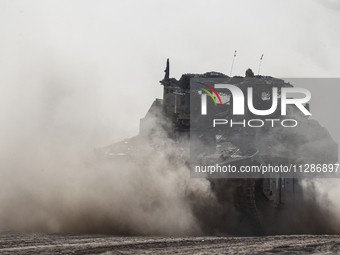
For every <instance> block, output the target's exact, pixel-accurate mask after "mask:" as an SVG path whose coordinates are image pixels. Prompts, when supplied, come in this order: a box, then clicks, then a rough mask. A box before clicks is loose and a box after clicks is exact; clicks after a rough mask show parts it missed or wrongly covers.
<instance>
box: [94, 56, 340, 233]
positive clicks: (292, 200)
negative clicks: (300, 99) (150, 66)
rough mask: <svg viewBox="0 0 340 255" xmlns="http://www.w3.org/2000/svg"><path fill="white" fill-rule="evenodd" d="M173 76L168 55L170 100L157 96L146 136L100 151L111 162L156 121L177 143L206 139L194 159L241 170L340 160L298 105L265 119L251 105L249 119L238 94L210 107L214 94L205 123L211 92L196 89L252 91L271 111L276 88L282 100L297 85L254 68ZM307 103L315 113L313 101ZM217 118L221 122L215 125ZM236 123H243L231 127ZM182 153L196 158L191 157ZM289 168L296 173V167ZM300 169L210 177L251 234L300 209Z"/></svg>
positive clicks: (194, 149) (144, 123)
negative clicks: (272, 214) (280, 212)
mask: <svg viewBox="0 0 340 255" xmlns="http://www.w3.org/2000/svg"><path fill="white" fill-rule="evenodd" d="M169 74H170V65H169V60H167V65H166V70H165V76H164V79H163V80H161V81H160V83H161V85H163V86H164V90H163V99H156V100H155V101H154V102H153V103H152V105H151V107H150V109H149V111H148V113H147V114H146V116H145V118H143V119H141V121H140V132H139V135H138V136H137V137H135V138H132V139H130V140H125V141H123V142H121V143H118V144H115V145H111V146H108V147H105V148H103V149H101V150H100V153H98V154H99V155H101V157H104V158H106V159H110V158H112V157H115V158H117V157H121V156H123V157H129V156H131V155H132V154H133V152H134V150H136V148H134V147H135V145H134V141H135V140H136V139H139V138H140V137H145V136H154V135H156V130H157V128H156V126H157V125H159V126H162V130H165V132H166V133H167V136H168V137H170V138H171V139H172V140H174V141H183V140H184V141H185V140H186V141H188V142H189V141H191V142H192V141H193V140H192V138H193V136H195V137H196V138H197V140H198V141H199V142H200V143H201V144H204V146H196V145H195V146H191V160H192V159H193V157H194V163H197V164H199V165H203V164H210V165H216V164H219V165H220V166H229V165H232V166H235V167H237V169H240V166H257V167H258V168H257V169H259V167H260V166H261V167H262V166H265V165H272V166H280V165H281V166H282V165H283V166H287V167H288V166H290V168H291V167H292V166H293V167H294V165H301V164H303V163H308V164H314V163H315V164H317V163H320V162H322V163H325V164H334V163H336V162H337V161H338V156H337V155H338V146H337V144H336V143H335V142H334V141H333V139H332V137H331V136H330V135H329V133H328V132H327V130H326V129H325V128H323V127H321V126H320V124H319V123H318V122H317V121H316V120H313V119H311V118H309V116H308V115H304V114H302V113H301V111H300V109H297V107H296V106H295V105H288V106H287V112H286V115H285V116H283V115H282V114H281V110H282V109H280V107H277V109H276V110H275V111H272V112H271V113H270V114H269V115H266V116H258V115H255V114H254V113H253V112H251V111H249V109H246V107H245V109H246V110H245V113H244V115H243V116H234V115H233V110H234V109H233V106H234V104H233V100H234V99H233V95H232V93H231V91H229V90H224V91H223V93H221V94H220V95H221V97H222V96H223V98H222V100H221V99H220V98H219V101H220V105H218V107H217V106H216V107H211V105H213V104H214V102H213V101H214V100H213V99H211V100H209V101H208V102H207V103H208V107H207V111H208V112H207V114H206V117H204V118H203V119H202V118H201V119H200V120H201V121H200V122H199V123H198V122H197V118H195V117H196V116H198V115H200V114H201V107H197V106H201V104H200V103H199V102H200V100H201V99H202V93H205V92H202V91H203V90H202V89H201V90H200V89H196V90H195V89H193V88H192V86H193V84H199V85H201V86H203V85H202V84H206V85H207V86H208V87H209V86H210V85H211V86H213V83H214V82H215V81H216V80H219V81H220V83H222V84H232V85H234V86H236V87H237V88H238V89H239V90H241V91H242V92H243V94H244V95H246V96H250V95H247V94H248V93H249V91H252V95H251V96H252V104H253V107H254V108H255V109H257V110H267V109H270V108H271V106H272V104H273V101H274V97H275V95H273V90H272V88H273V87H275V88H277V94H278V96H277V98H276V100H277V103H278V105H279V104H280V103H281V92H282V89H283V88H293V85H291V84H290V83H287V82H285V81H284V80H282V79H277V78H273V77H270V76H260V75H257V76H256V75H254V74H253V72H252V71H251V70H250V69H248V70H247V71H246V75H245V77H241V76H234V77H229V76H227V75H224V74H222V73H218V72H208V73H204V74H183V75H182V77H181V78H180V79H179V80H177V79H175V78H170V75H169ZM210 81H211V82H210ZM209 83H210V85H209ZM249 88H252V90H249ZM195 100H196V101H197V102H195ZM216 101H217V98H216ZM193 107H196V108H195V109H193ZM304 107H305V109H306V110H309V104H308V103H306V104H305V105H304ZM194 115H195V116H194ZM216 119H217V122H218V121H219V124H221V125H215V126H214V125H213V123H214V120H215V124H216ZM155 120H156V121H155ZM202 120H203V121H202ZM228 120H229V121H228ZM231 121H234V123H238V125H229V124H230V122H231ZM222 123H223V124H222ZM227 123H228V124H227ZM297 123H298V124H297ZM189 138H191V139H190V140H189ZM183 155H184V156H183V157H186V159H185V160H187V161H189V156H188V155H189V154H188V153H184V154H183ZM191 163H192V162H191ZM188 165H190V164H189V162H188ZM250 169H251V168H250ZM295 170H296V169H295ZM290 172H291V173H292V172H294V171H292V169H290ZM295 172H296V171H295ZM298 172H299V171H297V173H296V174H295V173H292V174H290V175H283V174H282V173H274V174H267V175H265V176H264V175H262V176H261V174H262V173H260V174H259V175H230V176H228V178H223V175H222V176H219V175H218V176H217V177H222V178H215V177H216V176H215V175H208V176H206V177H205V178H207V179H208V180H209V181H210V184H211V188H212V190H213V191H214V192H215V194H216V197H217V198H218V200H219V202H220V203H221V204H233V205H234V206H235V208H236V209H237V210H238V211H239V213H240V217H241V218H242V220H241V222H243V223H242V224H243V227H245V228H248V229H249V231H248V233H250V234H264V233H265V229H266V228H265V227H264V226H263V224H262V221H263V219H264V218H265V217H266V213H268V212H269V211H271V210H276V209H275V208H287V207H290V206H294V204H295V205H296V204H298V203H299V201H300V199H301V198H302V196H303V194H302V188H301V183H300V182H301V178H302V177H303V176H301V175H300V176H299V175H298ZM231 193H232V194H231ZM273 208H274V209H273Z"/></svg>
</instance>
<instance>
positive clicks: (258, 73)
mask: <svg viewBox="0 0 340 255" xmlns="http://www.w3.org/2000/svg"><path fill="white" fill-rule="evenodd" d="M262 58H263V54H262V55H261V58H260V65H259V71H258V72H257V75H260V68H261V64H262Z"/></svg>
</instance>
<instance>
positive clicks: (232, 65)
mask: <svg viewBox="0 0 340 255" xmlns="http://www.w3.org/2000/svg"><path fill="white" fill-rule="evenodd" d="M235 57H236V50H235V53H234V57H233V63H232V64H231V70H230V77H231V73H232V72H233V67H234V61H235Z"/></svg>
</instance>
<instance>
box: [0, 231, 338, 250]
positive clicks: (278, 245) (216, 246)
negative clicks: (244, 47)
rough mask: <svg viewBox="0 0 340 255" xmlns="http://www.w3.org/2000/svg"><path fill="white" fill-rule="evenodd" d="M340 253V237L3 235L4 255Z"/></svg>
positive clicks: (1, 241) (0, 241) (1, 237)
mask: <svg viewBox="0 0 340 255" xmlns="http://www.w3.org/2000/svg"><path fill="white" fill-rule="evenodd" d="M136 253H137V254H171V253H179V254H231V253H243V254H277V253H288V254H295V253H299V254H301V253H319V254H320V253H321V254H330V253H337V254H339V253H340V236H337V235H322V236H321V235H319V236H316V235H314V236H313V235H290V236H265V237H117V236H104V235H76V234H75V235H70V234H67V235H65V234H0V254H107V255H109V254H136Z"/></svg>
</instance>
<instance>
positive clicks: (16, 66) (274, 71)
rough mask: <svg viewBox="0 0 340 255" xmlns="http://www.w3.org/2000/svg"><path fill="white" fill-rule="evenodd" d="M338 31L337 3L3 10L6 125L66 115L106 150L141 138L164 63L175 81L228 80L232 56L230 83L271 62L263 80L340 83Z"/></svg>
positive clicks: (17, 6) (1, 72) (13, 6)
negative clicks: (219, 75) (185, 77)
mask: <svg viewBox="0 0 340 255" xmlns="http://www.w3.org/2000/svg"><path fill="white" fill-rule="evenodd" d="M339 31H340V1H338V0H333V1H332V0H315V1H312V0H298V1H297V0H276V1H273V0H259V1H252V0H223V1H222V0H221V1H177V0H173V1H160V0H153V1H83V0H82V1H42V0H41V1H13V0H11V1H4V0H0V35H1V37H0V86H1V90H2V95H0V99H1V101H2V103H1V104H2V109H1V110H0V113H1V115H2V121H3V122H11V121H12V120H14V122H17V123H20V124H22V119H25V123H27V122H30V121H31V119H32V118H31V115H33V116H35V117H34V118H37V119H38V118H39V120H40V119H41V118H42V119H45V120H46V119H49V118H51V116H50V115H53V114H54V115H55V114H56V115H58V114H59V115H62V116H59V117H58V118H57V117H56V118H57V119H56V122H53V123H58V122H65V123H66V122H67V121H70V120H71V119H72V121H74V120H73V118H75V119H78V120H79V122H77V123H78V124H79V123H80V124H81V125H88V126H89V130H90V131H89V133H90V134H91V135H92V136H93V137H92V138H91V139H93V141H92V142H93V144H94V145H96V146H99V145H105V144H106V142H112V141H116V140H119V139H121V138H124V137H129V136H131V135H134V134H136V133H137V131H138V125H139V118H142V117H143V116H144V115H145V113H146V111H147V110H148V108H149V106H150V105H151V103H152V101H153V100H154V98H155V97H158V98H160V97H162V87H161V86H160V85H159V80H161V79H162V78H163V76H164V72H163V71H164V68H165V61H166V58H170V64H171V73H170V76H171V77H175V78H179V77H180V75H181V74H182V73H188V72H191V73H204V72H207V71H218V72H224V73H226V74H228V75H229V73H230V69H231V63H232V58H233V54H234V51H235V50H237V57H236V59H235V64H234V69H233V75H244V72H245V70H246V68H248V67H250V68H252V69H253V70H254V72H255V73H257V71H258V67H259V60H260V56H261V54H264V58H263V62H262V66H261V74H263V75H270V76H275V77H339V67H340V48H339V45H340V34H339ZM336 90H337V91H339V89H338V88H337V89H336ZM332 94H334V93H332ZM312 96H313V95H312ZM65 98H68V99H69V102H68V103H60V102H64V99H65ZM328 100H329V99H328ZM78 101H79V104H78ZM72 102H73V104H72ZM18 107H19V108H18ZM60 108H62V110H60ZM65 112H67V113H68V114H66V115H65V114H64V113H65ZM335 114H336V116H338V114H337V113H335ZM13 116H14V117H13ZM88 116H90V117H88ZM34 118H33V119H34ZM18 119H21V121H18ZM88 122H91V123H88ZM11 123H12V122H11ZM16 125H17V124H15V123H13V124H12V127H15V126H16ZM4 131H6V130H4Z"/></svg>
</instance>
